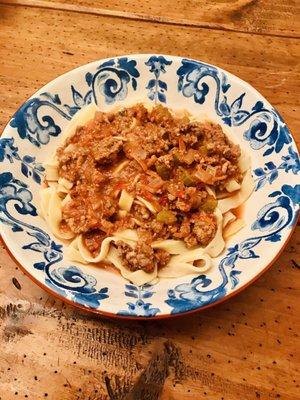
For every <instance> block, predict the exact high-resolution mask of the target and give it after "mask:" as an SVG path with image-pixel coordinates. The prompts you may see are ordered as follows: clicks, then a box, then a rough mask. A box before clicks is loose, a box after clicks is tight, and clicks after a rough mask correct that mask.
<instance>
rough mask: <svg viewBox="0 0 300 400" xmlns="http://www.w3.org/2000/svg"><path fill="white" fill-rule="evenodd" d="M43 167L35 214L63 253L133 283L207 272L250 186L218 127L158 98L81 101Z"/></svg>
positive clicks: (236, 150)
mask: <svg viewBox="0 0 300 400" xmlns="http://www.w3.org/2000/svg"><path fill="white" fill-rule="evenodd" d="M44 166H45V169H46V176H45V185H44V188H43V189H42V190H41V201H40V207H39V211H40V215H41V216H42V217H43V218H44V219H45V220H46V222H47V223H48V225H49V226H50V228H51V230H52V232H53V234H54V235H55V236H56V237H58V238H59V239H62V240H65V241H68V246H67V256H68V258H69V259H70V260H72V261H76V262H80V263H83V264H90V263H93V264H97V263H100V262H102V263H103V262H104V263H108V264H112V265H113V266H114V267H116V268H117V269H118V270H119V271H120V273H121V274H122V276H123V277H124V278H126V279H128V280H129V281H131V282H133V283H134V284H136V285H142V284H145V283H147V282H151V281H153V280H154V279H156V278H172V277H173V278H175V277H179V276H183V275H187V274H197V273H201V272H205V271H206V270H208V269H209V268H210V267H211V264H212V259H213V258H215V257H217V256H218V255H219V254H220V253H221V252H222V250H223V249H224V246H225V241H224V240H226V239H227V238H228V237H230V236H231V235H233V234H235V233H236V232H237V231H238V230H240V229H241V228H242V227H243V226H244V223H243V221H242V220H241V219H239V218H237V216H236V215H235V214H234V212H233V210H234V209H236V208H237V207H239V206H240V205H241V204H243V203H244V202H245V201H246V200H247V198H248V197H249V196H250V195H251V192H252V191H253V186H254V185H253V180H252V177H251V171H250V159H249V157H248V156H247V155H246V154H245V152H244V151H242V150H241V148H240V146H239V145H238V144H235V143H234V140H233V138H230V139H229V137H228V134H225V133H224V132H223V130H222V128H221V126H220V125H217V124H214V123H211V122H207V121H205V122H200V121H198V120H196V119H195V118H192V117H191V115H190V114H188V113H187V112H180V113H179V112H174V111H171V110H169V109H168V108H166V107H164V106H162V105H157V106H154V107H152V106H148V105H144V104H141V103H139V104H136V105H133V106H132V107H128V108H123V109H119V110H114V111H112V112H108V113H105V112H100V111H99V110H98V108H97V107H96V105H95V104H90V105H88V106H87V107H85V108H84V109H82V110H80V111H79V112H78V113H77V114H76V115H75V116H74V118H73V119H72V120H71V122H70V124H69V126H68V127H67V129H66V130H65V132H64V133H63V135H62V141H61V144H60V146H59V147H58V149H57V151H56V152H55V154H54V155H53V156H52V158H51V159H50V160H48V161H47V162H45V163H44Z"/></svg>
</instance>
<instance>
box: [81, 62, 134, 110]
mask: <svg viewBox="0 0 300 400" xmlns="http://www.w3.org/2000/svg"><path fill="white" fill-rule="evenodd" d="M136 64H137V63H136V61H135V60H129V59H128V58H127V57H121V58H118V59H117V60H116V59H111V60H109V61H105V62H104V63H102V64H100V65H99V67H98V68H97V72H96V73H95V74H92V73H91V72H88V73H87V74H86V76H85V79H86V83H87V84H88V86H89V87H90V88H91V91H92V95H93V98H94V101H95V103H96V104H99V93H100V94H101V95H102V96H104V99H105V102H106V103H107V104H113V103H115V102H116V101H120V100H124V99H125V97H126V96H127V94H128V85H129V84H131V87H132V89H133V90H134V91H135V90H137V78H138V77H139V76H140V73H139V71H138V70H137V68H136ZM98 91H99V93H98Z"/></svg>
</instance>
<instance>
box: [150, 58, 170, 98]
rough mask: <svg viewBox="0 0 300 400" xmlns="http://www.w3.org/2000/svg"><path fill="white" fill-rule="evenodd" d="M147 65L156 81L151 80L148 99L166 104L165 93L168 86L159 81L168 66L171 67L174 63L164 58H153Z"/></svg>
mask: <svg viewBox="0 0 300 400" xmlns="http://www.w3.org/2000/svg"><path fill="white" fill-rule="evenodd" d="M145 64H146V65H147V66H148V67H150V72H152V73H153V74H154V77H155V78H154V79H150V81H149V82H148V85H147V86H146V89H148V98H149V99H150V100H154V101H155V102H157V101H160V102H162V103H165V102H166V100H167V99H166V94H165V92H166V91H167V90H168V85H167V83H166V82H164V81H163V80H161V79H159V77H160V74H161V73H163V74H165V73H166V66H167V65H171V64H172V61H170V60H167V59H166V58H165V57H163V56H151V57H150V58H149V60H148V61H146V62H145Z"/></svg>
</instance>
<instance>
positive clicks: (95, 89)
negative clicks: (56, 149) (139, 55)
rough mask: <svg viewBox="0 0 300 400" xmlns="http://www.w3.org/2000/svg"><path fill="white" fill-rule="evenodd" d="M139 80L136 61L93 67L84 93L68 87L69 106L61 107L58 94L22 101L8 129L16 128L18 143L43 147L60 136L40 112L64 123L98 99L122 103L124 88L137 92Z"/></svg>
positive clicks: (119, 59) (54, 125)
mask: <svg viewBox="0 0 300 400" xmlns="http://www.w3.org/2000/svg"><path fill="white" fill-rule="evenodd" d="M139 76H140V73H139V71H138V70H137V68H136V61H135V60H129V59H128V58H127V57H121V58H118V59H111V60H109V61H105V62H104V63H102V64H100V65H99V66H98V67H97V71H96V73H94V74H92V73H91V72H88V73H86V75H85V80H86V84H87V85H88V90H87V92H86V93H85V94H81V93H80V92H79V91H78V90H76V89H75V87H74V86H73V85H71V92H72V98H73V104H72V105H68V104H62V101H61V98H60V96H59V95H58V94H55V95H52V94H51V93H48V92H45V93H42V94H40V96H39V97H34V98H31V99H29V100H28V101H26V102H25V103H24V104H23V105H22V106H21V107H20V108H19V110H18V111H17V112H16V113H15V115H14V116H13V117H12V119H11V121H10V126H11V127H12V128H16V129H17V132H18V134H19V137H20V138H21V139H27V140H29V141H30V142H31V143H32V144H33V145H35V146H37V147H41V146H42V145H47V144H48V143H49V141H50V137H51V136H54V137H55V136H58V135H59V134H60V133H61V128H60V126H59V125H58V124H57V123H56V122H55V120H54V119H53V118H52V116H50V115H48V114H47V113H46V114H45V115H43V116H42V117H40V116H39V115H40V114H39V113H40V110H41V109H46V110H52V111H54V112H55V114H56V115H60V116H61V117H63V118H65V119H66V120H70V119H71V118H72V116H73V115H75V114H76V112H77V111H78V110H80V109H81V108H82V107H83V106H85V105H88V104H90V103H91V102H92V101H94V102H95V103H96V104H99V101H100V99H99V97H100V95H101V96H104V99H105V102H106V103H107V104H113V103H114V102H116V101H118V100H123V99H125V97H126V96H127V94H128V84H129V83H131V87H132V89H133V90H136V89H137V78H138V77H139Z"/></svg>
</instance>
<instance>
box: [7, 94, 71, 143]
mask: <svg viewBox="0 0 300 400" xmlns="http://www.w3.org/2000/svg"><path fill="white" fill-rule="evenodd" d="M41 108H45V109H48V110H49V109H50V110H54V111H55V112H56V113H57V114H59V115H61V116H62V117H64V118H65V119H67V120H70V119H71V116H70V115H69V114H68V113H67V112H66V111H65V110H64V109H63V107H62V106H61V100H60V98H59V96H58V95H55V96H52V95H51V94H50V93H42V94H41V95H40V96H39V97H34V98H31V99H29V100H27V101H26V102H25V103H24V104H23V105H22V106H21V107H20V108H19V110H18V111H17V112H16V113H15V115H14V116H13V117H12V119H11V121H10V126H11V127H12V128H16V129H17V132H18V134H19V137H20V138H21V139H27V140H29V141H30V142H31V143H32V144H33V145H35V146H37V147H41V145H47V144H48V143H49V141H50V137H51V136H58V135H59V134H60V132H61V129H60V127H59V126H58V125H57V124H56V123H55V121H54V119H53V118H52V117H51V116H50V115H48V114H45V115H43V117H40V116H39V115H38V111H39V110H40V109H41Z"/></svg>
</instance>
